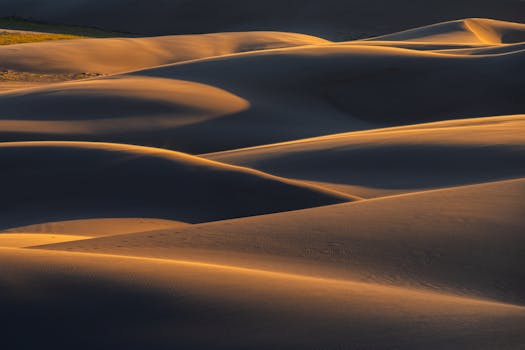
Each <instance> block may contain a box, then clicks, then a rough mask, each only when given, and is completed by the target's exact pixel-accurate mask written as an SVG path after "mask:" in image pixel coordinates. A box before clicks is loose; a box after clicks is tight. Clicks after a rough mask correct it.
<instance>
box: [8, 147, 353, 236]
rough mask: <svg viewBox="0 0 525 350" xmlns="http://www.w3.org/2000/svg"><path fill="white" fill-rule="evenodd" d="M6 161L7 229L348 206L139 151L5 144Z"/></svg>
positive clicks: (270, 181)
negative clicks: (94, 220) (95, 220)
mask: <svg viewBox="0 0 525 350" xmlns="http://www.w3.org/2000/svg"><path fill="white" fill-rule="evenodd" d="M0 159H1V162H2V164H3V165H4V171H3V172H2V174H1V175H0V184H1V186H2V188H1V192H2V197H3V201H2V203H1V211H2V217H1V222H0V225H1V226H0V227H2V228H4V229H5V228H9V227H15V226H23V225H29V224H37V223H43V222H50V221H61V220H74V219H88V218H134V217H135V218H140V217H145V218H163V219H172V220H179V221H185V222H202V221H208V220H217V219H225V218H232V217H240V216H247V215H256V214H263V213H269V212H277V211H283V210H292V209H299V208H305V207H309V206H318V205H326V204H333V203H338V202H343V201H346V200H349V199H350V198H348V197H346V196H344V195H340V194H337V193H331V192H329V191H324V190H322V189H320V188H315V187H309V186H307V185H303V184H300V183H297V182H292V181H288V180H285V179H280V178H276V177H273V176H270V175H267V174H264V173H261V172H257V171H254V170H250V169H244V168H239V167H232V166H228V165H224V164H220V163H215V162H211V161H207V160H204V159H200V158H196V157H192V156H188V155H185V154H181V153H177V152H170V151H166V150H160V149H151V148H145V147H138V146H126V145H112V144H91V143H52V142H47V143H46V142H41V143H39V142H34V143H32V142H27V143H1V144H0ZM28 213H31V214H30V215H28Z"/></svg>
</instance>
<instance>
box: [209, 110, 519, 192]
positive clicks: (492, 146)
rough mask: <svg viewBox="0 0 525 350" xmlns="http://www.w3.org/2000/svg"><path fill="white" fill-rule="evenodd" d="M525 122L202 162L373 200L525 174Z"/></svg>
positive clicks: (454, 125)
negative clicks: (243, 169) (261, 172)
mask: <svg viewBox="0 0 525 350" xmlns="http://www.w3.org/2000/svg"><path fill="white" fill-rule="evenodd" d="M524 131H525V116H523V115H515V116H499V117H487V118H474V119H464V120H454V121H444V122H435V123H427V124H418V125H411V126H405V127H394V128H385V129H379V130H369V131H361V132H351V133H344V134H335V135H327V136H321V137H317V138H311V139H304V140H295V141H291V142H286V143H279V144H274V145H264V146H259V147H252V148H246V149H238V150H233V151H225V152H219V153H212V154H207V155H202V156H203V157H205V158H209V159H213V160H217V161H220V162H224V163H229V164H235V165H241V166H246V167H249V168H255V169H259V170H262V171H266V172H270V173H272V174H277V175H280V176H284V177H289V178H297V179H301V180H307V181H315V182H319V183H322V184H323V185H324V186H327V187H331V188H334V189H338V190H342V191H348V192H349V193H352V194H354V195H357V196H361V197H365V198H368V197H370V196H372V197H374V196H381V195H385V194H393V193H404V192H408V191H418V190H422V189H425V188H426V189H428V188H437V187H447V186H453V185H456V186H457V185H461V184H469V183H481V182H486V181H495V180H503V179H508V178H518V177H522V176H524V175H525V167H524V162H523V159H525V153H524V152H525V133H524Z"/></svg>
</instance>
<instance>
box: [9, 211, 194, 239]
mask: <svg viewBox="0 0 525 350" xmlns="http://www.w3.org/2000/svg"><path fill="white" fill-rule="evenodd" d="M182 225H189V224H187V223H184V222H179V221H173V220H162V219H151V218H118V219H116V218H106V219H85V220H66V221H56V222H46V223H41V224H36V225H30V226H22V227H15V228H11V229H7V230H3V231H0V239H1V238H2V237H4V236H3V235H4V234H8V233H9V234H35V235H39V234H42V235H61V236H63V238H64V240H66V238H67V237H82V236H85V237H87V238H91V237H98V236H110V235H117V234H127V233H134V232H145V231H153V230H161V229H167V228H172V227H176V226H182ZM60 239H62V237H61V238H60ZM72 240H73V239H72ZM42 244H44V243H42ZM33 245H36V244H33ZM0 246H3V244H2V243H0Z"/></svg>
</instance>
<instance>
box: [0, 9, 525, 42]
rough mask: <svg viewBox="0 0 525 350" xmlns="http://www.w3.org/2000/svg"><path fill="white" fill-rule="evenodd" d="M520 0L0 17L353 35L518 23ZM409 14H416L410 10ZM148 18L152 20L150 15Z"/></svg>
mask: <svg viewBox="0 0 525 350" xmlns="http://www.w3.org/2000/svg"><path fill="white" fill-rule="evenodd" d="M524 10H525V8H524V5H523V2H521V1H520V0H505V1H500V0H462V1H456V0H427V1H425V2H417V1H411V0H397V1H390V0H347V1H340V0H326V1H323V2H319V1H314V0H290V1H287V2H286V4H285V5H283V3H282V2H279V1H276V0H269V1H239V0H221V1H216V0H193V1H191V2H188V1H184V0H171V1H163V0H152V1H149V2H134V3H133V6H130V4H129V2H127V1H126V0H107V1H104V2H101V3H96V4H95V3H91V2H89V1H66V0H49V1H47V2H46V3H45V4H43V3H42V2H40V1H38V0H17V1H9V0H4V2H3V3H2V7H1V8H0V17H3V16H13V15H16V16H22V17H26V18H33V19H38V20H44V21H55V22H58V23H72V24H82V25H91V26H97V27H101V28H104V29H110V30H119V31H128V32H135V33H144V34H155V35H159V34H184V33H210V32H220V31H239V30H242V31H244V30H281V31H296V32H303V33H312V34H317V35H327V36H330V37H333V38H340V37H343V38H356V37H364V36H373V35H380V34H386V33H392V32H395V31H399V30H404V29H408V28H411V27H412V28H413V27H419V26H424V25H428V24H432V23H437V22H442V21H447V20H455V19H458V18H466V17H490V18H499V19H505V20H514V21H522V20H523V15H522V14H523V12H524ZM414 14H416V15H414ZM153 19H154V20H153Z"/></svg>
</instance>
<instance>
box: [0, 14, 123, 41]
mask: <svg viewBox="0 0 525 350" xmlns="http://www.w3.org/2000/svg"><path fill="white" fill-rule="evenodd" d="M0 28H2V29H12V30H27V31H32V32H41V33H49V34H62V35H71V36H75V37H89V38H111V37H131V36H133V35H132V34H130V33H120V32H111V31H106V30H102V29H98V28H93V27H84V26H76V25H65V24H54V23H45V22H39V21H29V20H26V19H23V18H19V17H5V18H0Z"/></svg>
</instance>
